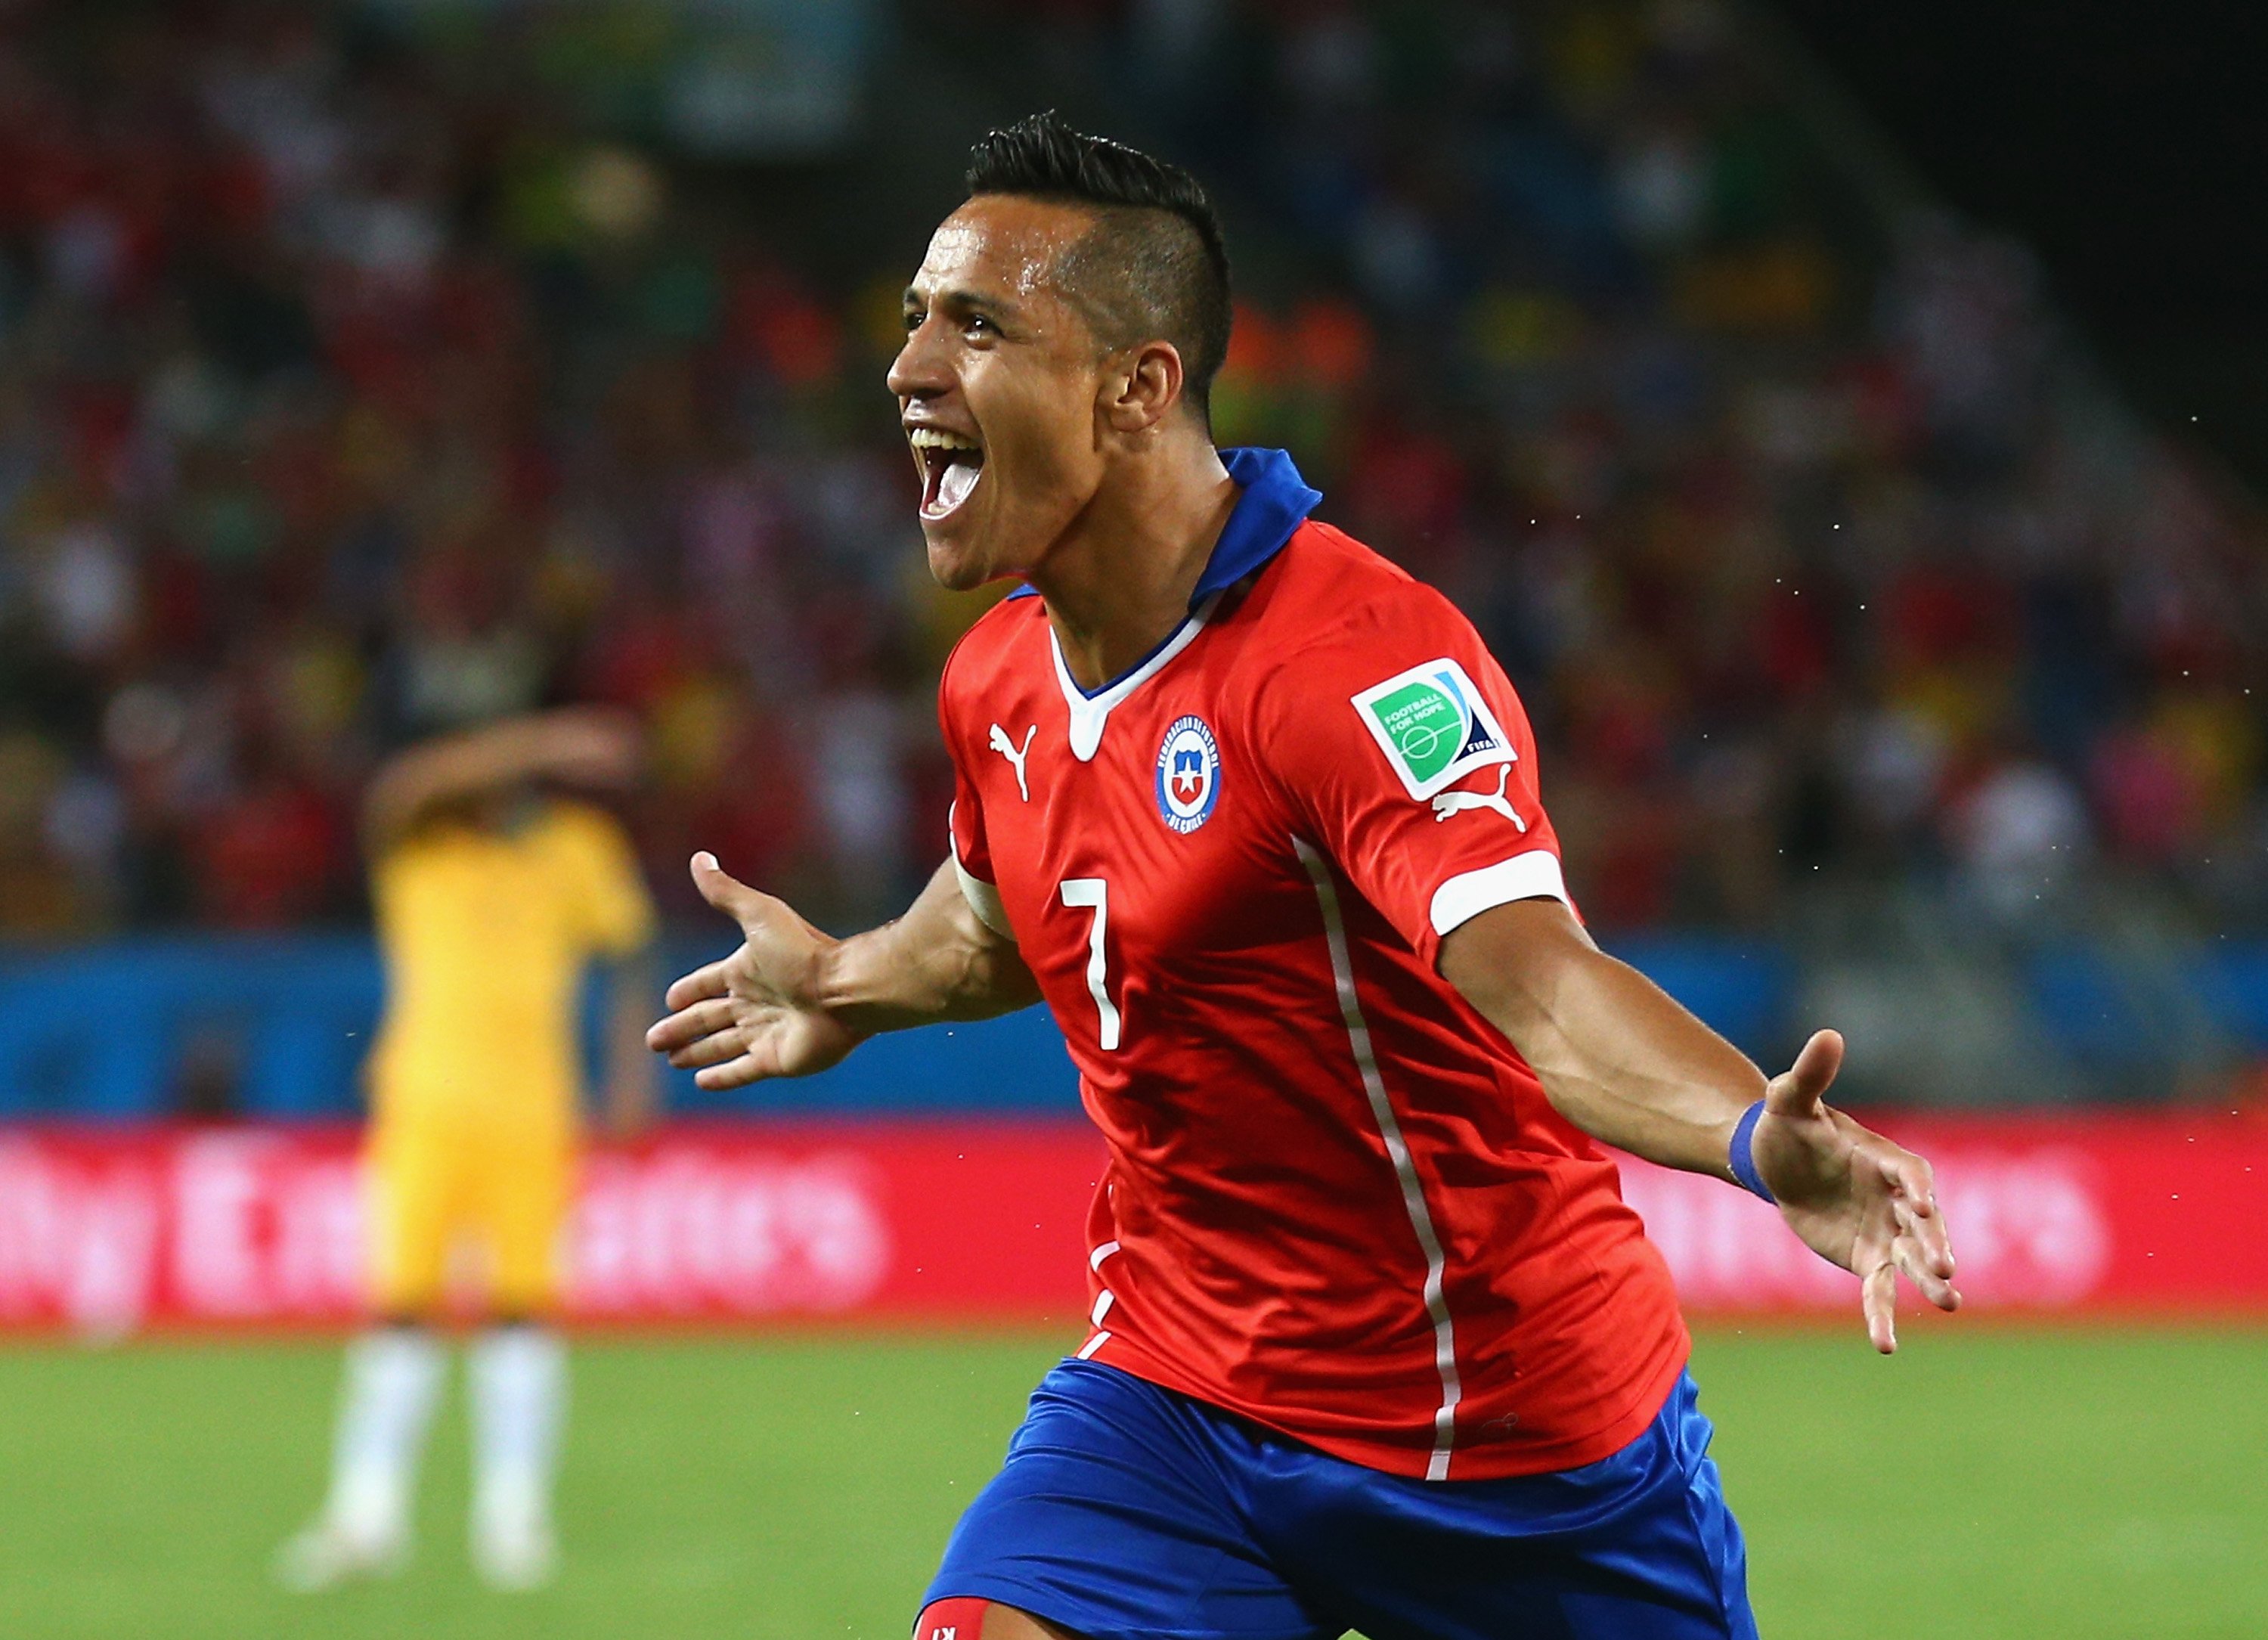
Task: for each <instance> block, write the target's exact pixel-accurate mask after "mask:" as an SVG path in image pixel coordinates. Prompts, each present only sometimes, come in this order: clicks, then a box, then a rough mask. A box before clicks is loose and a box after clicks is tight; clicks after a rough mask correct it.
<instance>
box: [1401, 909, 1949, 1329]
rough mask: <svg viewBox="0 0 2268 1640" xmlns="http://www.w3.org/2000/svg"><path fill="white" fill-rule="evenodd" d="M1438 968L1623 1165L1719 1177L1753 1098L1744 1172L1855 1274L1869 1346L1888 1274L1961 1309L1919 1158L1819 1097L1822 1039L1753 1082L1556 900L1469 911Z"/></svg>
mask: <svg viewBox="0 0 2268 1640" xmlns="http://www.w3.org/2000/svg"><path fill="white" fill-rule="evenodd" d="M1440 968H1441V976H1442V978H1444V979H1447V981H1448V982H1449V983H1450V984H1451V985H1453V986H1455V987H1456V988H1457V990H1458V992H1459V993H1460V994H1462V995H1463V997H1464V998H1465V1000H1466V1001H1469V1002H1470V1003H1471V1004H1472V1005H1473V1007H1474V1008H1476V1009H1478V1010H1479V1012H1480V1014H1481V1016H1483V1017H1484V1018H1485V1019H1486V1020H1488V1021H1489V1023H1491V1024H1493V1025H1494V1026H1496V1028H1497V1029H1498V1030H1499V1031H1503V1032H1504V1034H1505V1036H1506V1038H1507V1039H1508V1040H1509V1041H1510V1042H1511V1043H1512V1045H1513V1047H1515V1048H1517V1049H1518V1050H1519V1051H1520V1054H1521V1058H1523V1059H1525V1060H1527V1061H1528V1064H1529V1065H1530V1066H1531V1067H1533V1068H1534V1069H1535V1074H1536V1075H1537V1076H1538V1077H1540V1078H1541V1079H1542V1081H1543V1091H1544V1094H1545V1096H1546V1097H1548V1098H1550V1101H1551V1104H1552V1105H1553V1107H1554V1108H1555V1109H1557V1111H1558V1112H1559V1113H1560V1114H1561V1115H1563V1116H1565V1118H1566V1119H1568V1120H1569V1121H1571V1122H1572V1123H1574V1124H1575V1126H1576V1127H1580V1128H1581V1129H1582V1130H1583V1131H1584V1132H1585V1133H1587V1134H1591V1135H1592V1136H1593V1137H1594V1138H1596V1139H1601V1140H1603V1141H1606V1142H1607V1143H1609V1144H1610V1145H1614V1146H1616V1148H1617V1149H1624V1150H1627V1151H1629V1152H1630V1153H1631V1155H1633V1156H1644V1157H1645V1158H1646V1160H1647V1161H1649V1162H1658V1163H1661V1164H1662V1165H1664V1166H1667V1167H1675V1168H1682V1169H1683V1170H1684V1171H1688V1172H1693V1173H1711V1174H1714V1175H1715V1176H1716V1177H1718V1178H1724V1179H1731V1178H1733V1177H1734V1175H1733V1172H1732V1169H1731V1166H1730V1164H1729V1162H1728V1160H1727V1158H1728V1156H1730V1153H1731V1146H1732V1140H1733V1134H1734V1127H1736V1126H1737V1125H1738V1123H1739V1122H1740V1119H1741V1116H1742V1112H1745V1111H1746V1110H1747V1109H1748V1108H1749V1106H1750V1105H1751V1104H1755V1103H1756V1101H1757V1100H1758V1099H1762V1100H1763V1101H1764V1115H1763V1117H1762V1118H1761V1119H1760V1120H1759V1121H1758V1122H1757V1123H1756V1131H1755V1139H1754V1155H1755V1157H1756V1167H1757V1171H1758V1172H1759V1173H1760V1174H1761V1176H1762V1177H1763V1179H1764V1184H1765V1186H1766V1187H1767V1188H1769V1189H1770V1190H1771V1193H1772V1195H1773V1197H1774V1198H1775V1199H1776V1200H1778V1204H1779V1209H1780V1213H1781V1215H1782V1216H1784V1217H1785V1218H1786V1220H1787V1223H1788V1225H1789V1227H1790V1228H1791V1229H1793V1230H1794V1231H1795V1232H1796V1234H1797V1235H1799V1236H1800V1237H1802V1238H1803V1240H1804V1241H1805V1243H1806V1244H1807V1245H1809V1246H1810V1247H1811V1248H1812V1250H1813V1251H1814V1252H1817V1253H1819V1254H1820V1255H1821V1256H1822V1257H1823V1258H1825V1259H1828V1260H1831V1261H1832V1262H1834V1263H1836V1264H1839V1265H1841V1266H1842V1267H1844V1268H1845V1269H1847V1270H1850V1271H1852V1272H1853V1273H1854V1274H1857V1275H1858V1277H1859V1282H1860V1293H1861V1302H1862V1303H1863V1304H1864V1306H1865V1310H1866V1315H1867V1333H1868V1335H1869V1336H1870V1337H1871V1338H1872V1339H1873V1340H1874V1347H1875V1348H1877V1349H1880V1350H1881V1351H1882V1352H1883V1353H1884V1354H1888V1353H1889V1351H1891V1350H1893V1349H1895V1348H1896V1347H1897V1339H1896V1329H1895V1325H1894V1319H1893V1314H1894V1309H1895V1301H1896V1286H1897V1273H1898V1272H1899V1271H1901V1270H1903V1271H1904V1272H1905V1274H1906V1276H1907V1278H1908V1279H1909V1280H1911V1282H1913V1284H1914V1285H1915V1286H1916V1287H1918V1288H1919V1289H1921V1291H1922V1293H1923V1295H1924V1296H1926V1297H1927V1298H1928V1299H1929V1301H1930V1302H1931V1303H1932V1304H1935V1305H1937V1307H1938V1308H1939V1309H1940V1310H1951V1309H1954V1308H1955V1307H1956V1306H1958V1304H1960V1302H1961V1296H1960V1294H1959V1293H1958V1292H1956V1291H1955V1289H1954V1287H1953V1249H1952V1245H1951V1243H1950V1242H1949V1241H1948V1238H1947V1236H1946V1229H1945V1219H1944V1215H1942V1214H1941V1213H1940V1212H1939V1210H1938V1206H1937V1197H1936V1193H1935V1186H1934V1184H1933V1179H1932V1177H1931V1173H1930V1166H1929V1164H1928V1163H1927V1162H1925V1161H1924V1160H1922V1158H1921V1157H1919V1156H1916V1155H1914V1154H1913V1152H1911V1151H1910V1150H1906V1149H1901V1148H1900V1147H1899V1146H1897V1145H1895V1144H1892V1143H1891V1142H1890V1141H1889V1140H1887V1139H1885V1138H1883V1137H1882V1136H1881V1134H1876V1133H1874V1132H1872V1131H1870V1130H1869V1129H1867V1128H1866V1127H1861V1126H1860V1125H1859V1123H1857V1122H1855V1121H1853V1120H1852V1119H1851V1118H1849V1117H1848V1116H1845V1114H1844V1113H1843V1112H1840V1111H1837V1110H1834V1109H1832V1108H1830V1106H1829V1105H1828V1104H1826V1103H1825V1101H1824V1098H1823V1096H1824V1094H1825V1093H1826V1091H1827V1088H1828V1084H1829V1083H1830V1082H1833V1081H1834V1080H1835V1073H1836V1071H1837V1069H1838V1068H1840V1067H1841V1065H1842V1062H1843V1039H1842V1038H1840V1037H1839V1036H1837V1035H1836V1034H1835V1033H1834V1032H1833V1031H1820V1032H1819V1033H1817V1034H1816V1035H1815V1036H1814V1037H1813V1038H1811V1040H1810V1041H1809V1042H1808V1043H1807V1044H1806V1045H1805V1046H1804V1049H1803V1052H1802V1053H1800V1054H1798V1055H1797V1056H1796V1061H1795V1064H1794V1065H1793V1067H1791V1068H1790V1069H1788V1070H1787V1071H1786V1072H1785V1073H1783V1074H1782V1075H1778V1076H1775V1077H1773V1078H1771V1080H1770V1081H1766V1080H1765V1077H1764V1073H1763V1072H1762V1071H1760V1070H1758V1069H1757V1068H1756V1067H1755V1066H1754V1065H1752V1064H1750V1063H1749V1060H1748V1058H1747V1056H1746V1055H1744V1054H1742V1053H1741V1052H1740V1050H1739V1049H1737V1048H1735V1047H1734V1046H1733V1045H1732V1044H1730V1043H1729V1042H1727V1041H1726V1040H1725V1039H1724V1038H1721V1037H1719V1036H1718V1035H1717V1034H1716V1033H1715V1032H1714V1031H1711V1030H1710V1029H1709V1028H1708V1027H1707V1026H1706V1025H1705V1024H1703V1023H1701V1022H1700V1021H1699V1020H1697V1019H1696V1018H1694V1017H1693V1016H1692V1015H1690V1014H1689V1013H1687V1012H1686V1011H1685V1009H1684V1008H1681V1007H1679V1006H1678V1005H1677V1003H1676V1002H1675V1001H1672V1000H1671V999H1670V998H1669V996H1668V994H1665V993H1664V992H1663V991H1662V990H1661V988H1660V987H1659V986H1655V985H1654V984H1653V981H1651V980H1649V979H1646V977H1645V976H1644V975H1643V974H1640V973H1639V972H1638V971H1637V970H1636V969H1634V968H1631V967H1630V966H1629V965H1627V964H1624V963H1620V962H1617V961H1616V960H1615V959H1614V958H1613V957H1609V956H1608V955H1607V954H1606V953H1605V952H1603V951H1602V950H1600V949H1599V948H1598V947H1597V946H1596V945H1594V944H1593V943H1592V942H1591V937H1590V935H1587V934H1586V933H1585V932H1584V931H1583V928H1582V926H1581V925H1580V923H1578V922H1577V921H1576V920H1575V919H1574V917H1573V916H1572V914H1571V913H1570V912H1568V910H1567V908H1566V907H1565V905H1561V904H1560V903H1559V902H1558V901H1557V900H1555V899H1531V900H1520V901H1515V902H1513V904H1510V905H1499V906H1496V907H1495V908H1493V909H1491V910H1490V911H1485V912H1482V913H1481V914H1480V915H1479V916H1477V917H1475V918H1474V919H1472V920H1470V921H1469V922H1467V923H1465V924H1464V925H1463V926H1462V927H1458V928H1457V929H1455V930H1454V931H1453V932H1452V933H1451V934H1450V935H1448V936H1447V938H1446V939H1445V940H1443V941H1442V942H1441V957H1440Z"/></svg>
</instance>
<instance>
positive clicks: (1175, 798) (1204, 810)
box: [1158, 715, 1220, 836]
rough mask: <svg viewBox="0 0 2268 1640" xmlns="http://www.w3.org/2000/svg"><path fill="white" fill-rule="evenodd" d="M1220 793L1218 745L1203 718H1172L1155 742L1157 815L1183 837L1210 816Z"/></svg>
mask: <svg viewBox="0 0 2268 1640" xmlns="http://www.w3.org/2000/svg"><path fill="white" fill-rule="evenodd" d="M1219 795H1220V748H1219V745H1217V744H1216V743H1215V742H1214V741H1213V737H1212V730H1211V729H1210V728H1206V727H1205V720H1204V719H1203V718H1200V717H1197V716H1194V715H1192V716H1189V717H1183V718H1176V719H1175V720H1174V722H1173V726H1172V727H1171V728H1168V729H1167V731H1166V738H1165V739H1164V740H1162V741H1160V742H1159V744H1158V818H1159V819H1160V820H1163V821H1164V822H1165V823H1166V824H1167V825H1169V826H1171V827H1172V828H1173V829H1174V830H1175V831H1179V832H1181V833H1182V835H1183V836H1187V835H1188V834H1189V832H1191V831H1196V830H1197V828H1198V827H1199V826H1201V825H1203V824H1204V823H1205V822H1206V821H1207V820H1210V819H1211V818H1212V806H1213V802H1214V800H1216V799H1217V798H1219Z"/></svg>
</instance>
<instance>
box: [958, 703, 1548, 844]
mask: <svg viewBox="0 0 2268 1640" xmlns="http://www.w3.org/2000/svg"><path fill="white" fill-rule="evenodd" d="M993 733H995V734H998V733H999V731H998V730H997V729H996V730H994V731H993ZM1511 779H1512V765H1510V764H1508V763H1500V764H1499V765H1497V770H1496V790H1494V791H1492V792H1443V793H1442V794H1440V796H1439V797H1436V798H1435V799H1434V800H1433V819H1434V822H1435V823H1436V824H1439V823H1440V822H1441V821H1443V820H1447V818H1448V817H1449V816H1451V815H1458V814H1462V813H1464V811H1465V810H1466V809H1495V810H1496V811H1497V813H1499V814H1500V815H1502V816H1504V817H1505V818H1506V819H1507V820H1509V821H1511V822H1512V823H1513V824H1514V825H1515V826H1518V827H1519V828H1520V830H1521V832H1522V833H1523V834H1525V833H1526V831H1528V822H1527V821H1525V820H1523V819H1521V817H1520V816H1518V815H1516V814H1514V813H1513V809H1512V805H1511V803H1509V802H1506V800H1505V795H1504V791H1505V787H1506V784H1507V783H1508V782H1509V781H1510V780H1511Z"/></svg>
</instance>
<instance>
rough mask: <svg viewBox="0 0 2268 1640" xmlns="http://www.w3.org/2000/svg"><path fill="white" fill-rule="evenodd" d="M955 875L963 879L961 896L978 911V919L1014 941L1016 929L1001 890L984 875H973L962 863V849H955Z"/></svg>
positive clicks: (972, 909) (970, 907)
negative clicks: (1009, 921) (1002, 902)
mask: <svg viewBox="0 0 2268 1640" xmlns="http://www.w3.org/2000/svg"><path fill="white" fill-rule="evenodd" d="M953 875H954V876H956V877H958V878H960V879H961V898H963V899H965V900H967V901H968V909H969V910H971V911H973V912H976V920H977V921H979V922H981V923H983V925H984V926H985V927H988V928H990V929H991V930H992V932H993V933H995V934H997V935H999V936H1000V937H1001V938H1002V939H1004V940H1007V941H1011V942H1013V941H1014V939H1015V937H1016V931H1015V930H1014V929H1013V928H1012V927H1009V926H1008V908H1007V907H1006V906H1005V905H1002V904H1001V903H1000V890H998V889H997V888H995V887H993V886H992V884H990V883H987V882H986V881H984V879H983V878H982V877H972V876H970V875H968V867H966V866H964V865H962V864H961V851H960V849H958V848H955V849H954V851H953Z"/></svg>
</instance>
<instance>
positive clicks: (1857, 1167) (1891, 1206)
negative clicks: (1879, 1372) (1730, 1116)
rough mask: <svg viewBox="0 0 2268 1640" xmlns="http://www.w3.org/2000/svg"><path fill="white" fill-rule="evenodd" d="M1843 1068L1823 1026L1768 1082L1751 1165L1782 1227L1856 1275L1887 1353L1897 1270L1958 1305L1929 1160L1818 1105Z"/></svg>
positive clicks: (1836, 1039) (1938, 1301)
mask: <svg viewBox="0 0 2268 1640" xmlns="http://www.w3.org/2000/svg"><path fill="white" fill-rule="evenodd" d="M1842 1067H1843V1038H1842V1037H1841V1036H1839V1035H1838V1034H1837V1033H1836V1032H1835V1031H1818V1032H1815V1034H1814V1035H1813V1037H1812V1038H1811V1040H1810V1041H1808V1042H1807V1043H1805V1044H1804V1045H1803V1052H1802V1053H1799V1054H1797V1055H1796V1058H1795V1063H1794V1064H1793V1066H1791V1067H1788V1069H1787V1070H1786V1071H1785V1072H1783V1073H1782V1074H1781V1075H1778V1076H1775V1077H1773V1078H1772V1079H1771V1083H1770V1084H1769V1085H1768V1086H1767V1087H1766V1088H1765V1090H1764V1116H1763V1117H1762V1119H1759V1120H1758V1121H1757V1123H1756V1151H1755V1154H1756V1171H1758V1172H1759V1173H1761V1174H1762V1175H1763V1176H1764V1183H1765V1185H1766V1186H1769V1187H1770V1188H1771V1193H1772V1194H1773V1195H1774V1196H1775V1197H1777V1198H1778V1200H1779V1210H1780V1215H1781V1216H1782V1217H1783V1218H1785V1219H1786V1220H1787V1223H1788V1228H1789V1229H1791V1230H1793V1231H1794V1232H1795V1233H1796V1234H1797V1235H1798V1236H1800V1237H1803V1240H1804V1244H1805V1245H1807V1246H1808V1247H1809V1248H1810V1249H1811V1250H1812V1251H1813V1252H1816V1253H1818V1254H1819V1255H1820V1256H1821V1257H1822V1258H1823V1259H1826V1260H1830V1261H1831V1262H1833V1263H1836V1264H1839V1265H1841V1266H1842V1267H1844V1268H1845V1269H1846V1270H1849V1271H1850V1272H1851V1273H1852V1274H1854V1275H1856V1276H1857V1277H1858V1278H1859V1300H1860V1304H1862V1306H1863V1307H1864V1309H1865V1311H1866V1316H1867V1337H1868V1338H1870V1339H1872V1340H1873V1341H1874V1348H1876V1349H1879V1350H1881V1352H1882V1353H1883V1354H1884V1355H1886V1356H1887V1355H1889V1353H1890V1352H1891V1351H1892V1350H1894V1349H1896V1348H1897V1347H1898V1340H1897V1328H1896V1308H1897V1283H1898V1273H1899V1272H1900V1271H1904V1273H1905V1276H1906V1279H1907V1280H1909V1281H1911V1282H1912V1283H1913V1284H1914V1285H1915V1286H1916V1287H1918V1288H1919V1289H1921V1292H1922V1296H1924V1297H1926V1298H1927V1299H1928V1300H1929V1301H1930V1303H1932V1304H1935V1305H1936V1306H1937V1307H1938V1308H1939V1309H1940V1310H1957V1309H1959V1308H1960V1306H1961V1295H1960V1293H1959V1292H1958V1291H1956V1290H1955V1288H1954V1285H1953V1244H1952V1242H1951V1240H1950V1239H1949V1238H1948V1237H1947V1235H1946V1230H1945V1215H1944V1214H1942V1213H1941V1212H1940V1211H1939V1210H1938V1206H1937V1192H1936V1184H1935V1180H1934V1178H1933V1175H1932V1173H1931V1171H1930V1165H1929V1164H1928V1163H1927V1162H1925V1161H1924V1160H1922V1158H1921V1157H1919V1156H1916V1155H1915V1154H1914V1153H1913V1152H1912V1151H1911V1150H1908V1149H1904V1148H1902V1147H1900V1146H1898V1145H1895V1144H1892V1143H1891V1142H1890V1141H1889V1140H1887V1139H1885V1138H1883V1137H1882V1135H1881V1134H1878V1133H1875V1132H1874V1131H1872V1130H1871V1129H1869V1128H1867V1127H1861V1126H1860V1125H1859V1123H1857V1122H1855V1121H1852V1119H1850V1118H1849V1117H1848V1116H1845V1114H1844V1113H1843V1112H1840V1111H1837V1110H1834V1109H1832V1108H1830V1106H1829V1105H1828V1104H1827V1103H1826V1100H1825V1095H1826V1092H1827V1089H1828V1085H1829V1084H1830V1082H1833V1081H1834V1080H1835V1073H1836V1072H1837V1071H1838V1070H1840V1069H1841V1068H1842Z"/></svg>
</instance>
